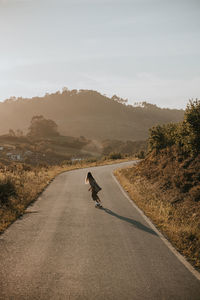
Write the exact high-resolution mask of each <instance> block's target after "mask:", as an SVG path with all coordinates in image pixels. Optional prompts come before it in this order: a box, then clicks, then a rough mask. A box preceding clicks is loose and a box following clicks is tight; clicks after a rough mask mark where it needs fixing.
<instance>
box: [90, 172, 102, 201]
mask: <svg viewBox="0 0 200 300" xmlns="http://www.w3.org/2000/svg"><path fill="white" fill-rule="evenodd" d="M89 183H90V186H91V189H92V199H93V200H94V201H96V200H98V199H99V197H98V195H97V194H98V192H99V191H100V190H101V187H100V186H99V185H98V184H97V183H96V180H95V179H94V178H90V179H89Z"/></svg>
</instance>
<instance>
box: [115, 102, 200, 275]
mask: <svg viewBox="0 0 200 300" xmlns="http://www.w3.org/2000/svg"><path fill="white" fill-rule="evenodd" d="M148 149H149V153H148V155H147V156H146V158H145V159H144V160H143V161H141V162H140V163H139V164H138V165H137V166H135V167H133V168H129V169H122V170H121V171H119V172H118V177H119V178H120V180H121V182H122V184H123V185H124V186H125V188H126V190H128V191H129V193H130V195H131V196H132V198H133V200H134V201H135V202H136V203H137V205H138V206H139V207H140V208H141V209H143V210H144V212H145V214H146V215H148V216H149V217H150V218H151V219H152V220H153V221H154V223H155V224H156V225H157V226H158V227H159V228H160V229H161V230H162V231H163V233H164V234H165V235H166V236H167V237H168V238H169V239H170V241H171V242H172V243H173V244H174V246H175V247H176V248H177V249H178V250H179V251H180V252H181V253H182V254H183V255H184V256H186V257H187V259H188V260H189V261H190V262H191V263H192V264H193V265H194V266H195V267H196V268H197V269H198V270H200V257H199V251H200V100H195V101H190V102H189V104H188V106H187V108H186V110H185V114H184V120H183V121H182V122H180V123H177V124H176V123H174V124H167V125H162V126H156V127H154V128H152V129H151V130H150V135H149V139H148Z"/></svg>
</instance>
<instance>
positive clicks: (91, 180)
mask: <svg viewBox="0 0 200 300" xmlns="http://www.w3.org/2000/svg"><path fill="white" fill-rule="evenodd" d="M85 183H89V184H90V188H89V190H88V191H91V192H92V199H93V200H94V201H95V207H102V205H101V200H100V199H99V196H98V195H97V194H98V192H99V191H100V190H101V187H100V186H99V185H98V184H97V182H96V180H95V179H94V177H93V176H92V174H91V172H88V173H87V176H86V179H85Z"/></svg>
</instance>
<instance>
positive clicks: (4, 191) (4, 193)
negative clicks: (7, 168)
mask: <svg viewBox="0 0 200 300" xmlns="http://www.w3.org/2000/svg"><path fill="white" fill-rule="evenodd" d="M11 196H16V189H15V185H14V184H13V182H12V181H11V179H10V178H6V179H5V180H2V181H1V182H0V205H9V204H10V197H11Z"/></svg>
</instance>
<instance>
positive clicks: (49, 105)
mask: <svg viewBox="0 0 200 300" xmlns="http://www.w3.org/2000/svg"><path fill="white" fill-rule="evenodd" d="M124 102H125V101H124V100H123V99H121V98H119V97H117V96H113V97H112V98H108V97H106V96H104V95H101V94H100V93H98V92H96V91H91V90H80V91H77V90H72V91H69V90H67V89H64V90H63V92H62V93H60V92H56V93H54V94H46V95H45V96H44V97H34V98H31V99H24V98H15V97H12V98H10V99H7V100H5V101H4V102H0V135H2V134H6V133H8V131H9V129H10V128H11V129H14V130H17V129H19V130H22V131H23V132H24V133H26V132H27V130H28V127H29V123H30V120H31V119H32V117H33V116H35V115H43V116H44V117H45V118H47V119H51V120H53V121H55V122H56V124H57V125H58V130H59V132H60V133H61V134H62V135H65V136H74V137H79V136H85V137H87V138H89V139H95V140H106V139H113V140H123V141H126V140H132V141H137V140H145V139H146V138H147V137H148V129H149V128H150V127H152V126H154V125H156V124H164V123H169V122H179V121H180V120H182V118H183V113H184V112H183V110H176V109H174V110H172V109H161V108H159V107H157V106H156V105H152V104H148V103H146V102H144V103H143V105H142V106H137V107H134V106H131V105H126V104H125V103H124Z"/></svg>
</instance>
